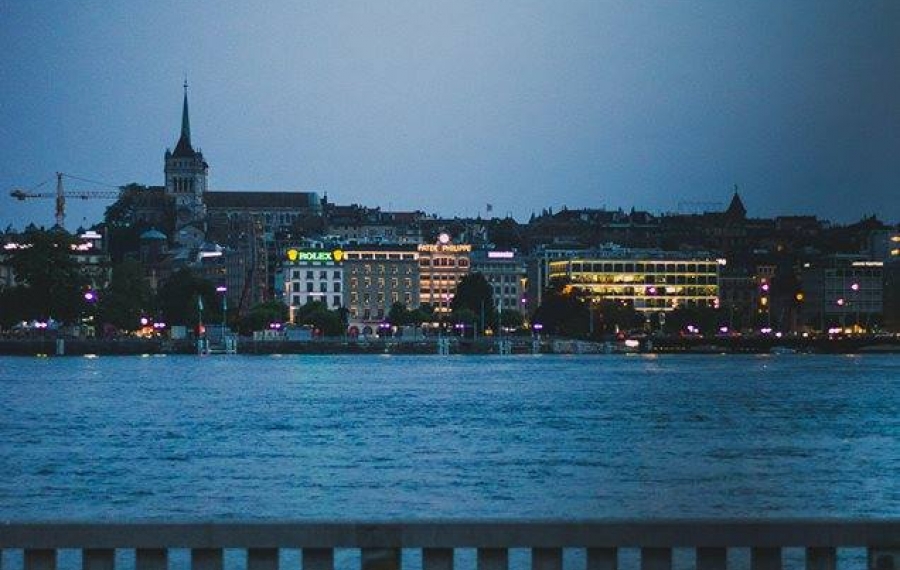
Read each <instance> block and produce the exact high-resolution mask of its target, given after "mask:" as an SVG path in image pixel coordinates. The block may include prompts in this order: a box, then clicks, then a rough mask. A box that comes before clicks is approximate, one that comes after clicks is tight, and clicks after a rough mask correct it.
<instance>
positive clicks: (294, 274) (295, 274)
mask: <svg viewBox="0 0 900 570" xmlns="http://www.w3.org/2000/svg"><path fill="white" fill-rule="evenodd" d="M291 279H300V270H299V269H295V270H293V271H291Z"/></svg>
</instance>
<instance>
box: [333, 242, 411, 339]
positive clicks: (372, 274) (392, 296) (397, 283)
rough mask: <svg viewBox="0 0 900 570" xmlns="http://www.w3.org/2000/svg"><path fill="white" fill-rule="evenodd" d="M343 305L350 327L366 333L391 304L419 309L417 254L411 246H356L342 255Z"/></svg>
mask: <svg viewBox="0 0 900 570" xmlns="http://www.w3.org/2000/svg"><path fill="white" fill-rule="evenodd" d="M344 276H345V284H346V286H345V288H344V306H345V307H346V308H347V310H348V312H349V313H348V317H349V323H350V326H351V327H357V330H358V331H360V332H362V333H364V334H369V333H371V332H374V330H375V329H376V328H377V326H378V325H379V324H380V323H382V322H383V321H384V319H385V318H386V317H387V315H388V313H389V312H390V310H391V306H392V305H393V304H394V303H402V304H404V305H405V306H406V308H407V309H415V308H418V307H419V252H418V250H417V249H415V248H413V247H402V246H378V245H369V246H357V247H354V248H352V249H348V250H347V251H345V252H344Z"/></svg>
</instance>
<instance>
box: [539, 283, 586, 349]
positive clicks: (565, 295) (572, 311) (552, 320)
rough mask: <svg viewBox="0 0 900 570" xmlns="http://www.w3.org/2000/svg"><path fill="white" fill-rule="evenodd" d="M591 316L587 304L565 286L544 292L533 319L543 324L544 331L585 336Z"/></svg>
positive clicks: (571, 335)
mask: <svg viewBox="0 0 900 570" xmlns="http://www.w3.org/2000/svg"><path fill="white" fill-rule="evenodd" d="M590 317H591V315H590V312H589V311H588V307H587V304H586V303H584V302H583V301H581V299H579V298H578V297H577V296H575V295H574V294H573V293H572V292H571V291H568V290H566V289H565V288H555V287H554V288H550V289H547V291H545V292H544V297H543V302H542V303H541V306H540V307H538V309H537V311H535V313H534V318H533V319H532V321H533V322H534V323H539V324H541V325H543V327H544V329H543V330H544V331H545V332H548V333H550V334H556V335H561V336H569V337H584V336H587V332H588V319H589V318H590Z"/></svg>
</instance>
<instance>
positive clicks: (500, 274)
mask: <svg viewBox="0 0 900 570" xmlns="http://www.w3.org/2000/svg"><path fill="white" fill-rule="evenodd" d="M471 271H472V273H481V274H482V275H484V278H485V279H486V280H487V282H488V283H489V284H490V285H491V288H492V289H493V290H494V307H495V308H496V307H497V306H498V305H500V306H502V308H503V310H504V311H519V312H521V313H522V314H523V315H525V314H527V312H528V310H529V308H530V307H529V304H528V294H527V288H526V285H527V282H528V281H527V277H526V275H527V265H526V263H525V260H524V258H522V256H520V255H519V254H518V253H516V252H514V251H483V250H477V251H474V252H472V256H471Z"/></svg>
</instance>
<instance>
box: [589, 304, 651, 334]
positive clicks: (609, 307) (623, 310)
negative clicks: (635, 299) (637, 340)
mask: <svg viewBox="0 0 900 570" xmlns="http://www.w3.org/2000/svg"><path fill="white" fill-rule="evenodd" d="M593 312H594V319H595V320H594V332H595V333H596V334H602V333H606V334H613V333H617V332H619V331H631V330H635V329H641V328H643V326H644V317H643V316H642V315H641V314H640V313H638V312H637V311H636V310H634V307H633V306H632V305H630V304H623V303H621V302H618V301H614V300H612V299H604V300H603V301H601V302H600V306H599V307H597V308H595V309H594V311H593Z"/></svg>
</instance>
